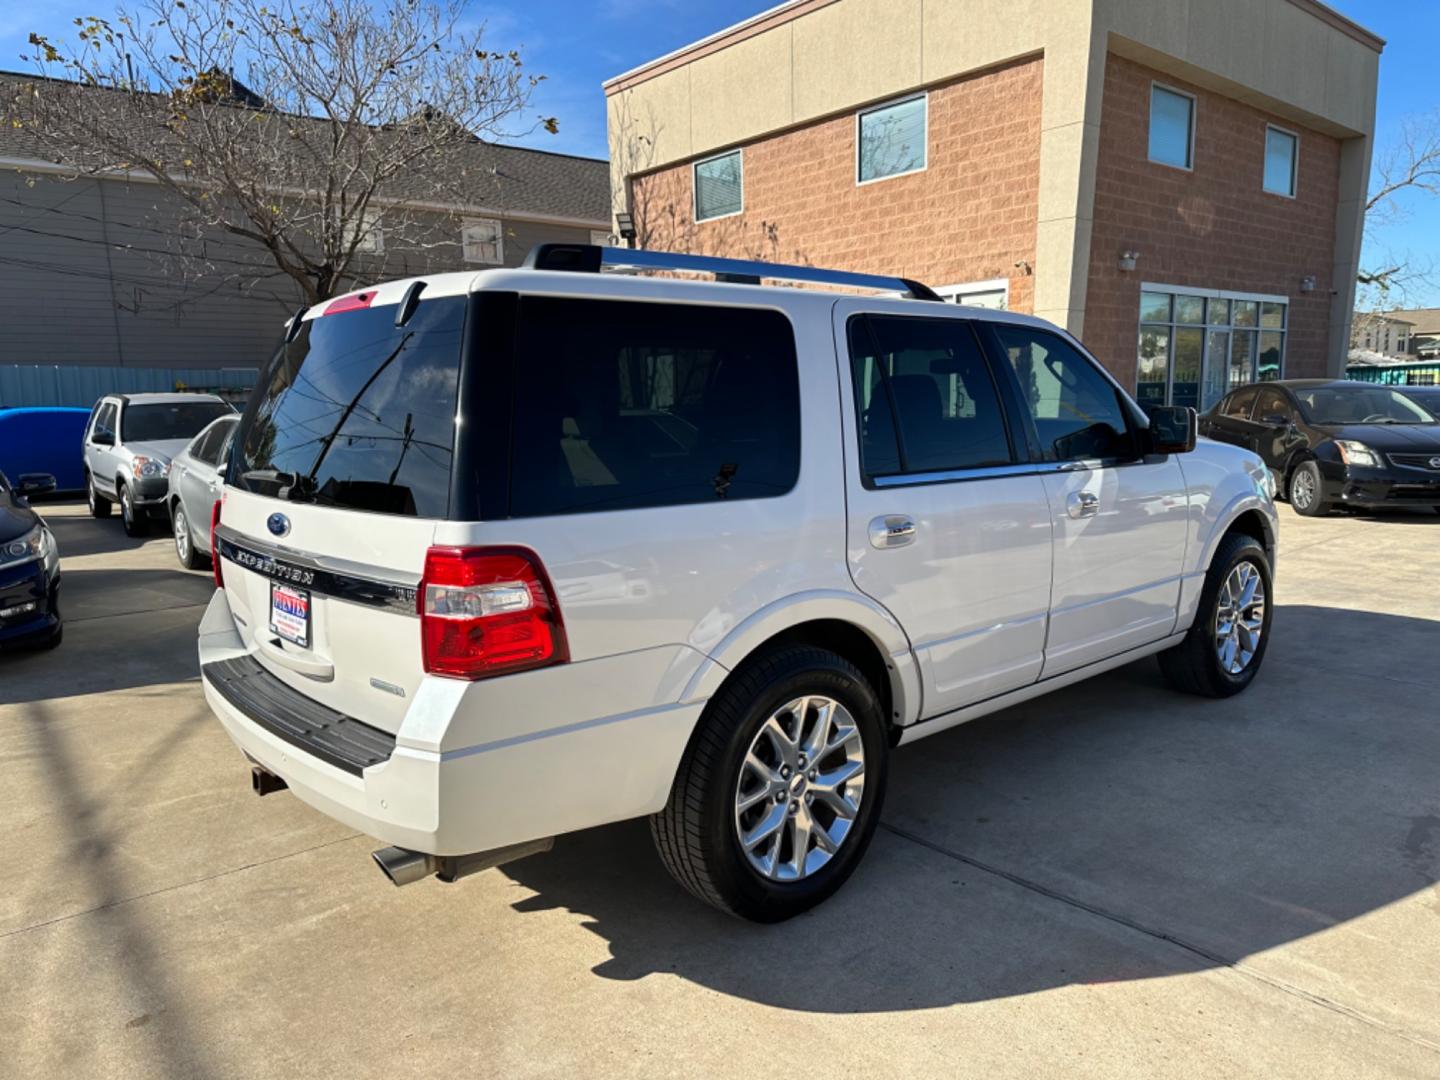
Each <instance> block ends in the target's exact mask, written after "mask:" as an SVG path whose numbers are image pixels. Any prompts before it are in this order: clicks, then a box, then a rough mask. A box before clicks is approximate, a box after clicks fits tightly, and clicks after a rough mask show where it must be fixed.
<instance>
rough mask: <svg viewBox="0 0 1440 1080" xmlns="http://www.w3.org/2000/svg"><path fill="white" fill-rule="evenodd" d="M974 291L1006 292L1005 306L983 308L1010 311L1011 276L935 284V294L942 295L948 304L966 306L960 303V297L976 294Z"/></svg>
mask: <svg viewBox="0 0 1440 1080" xmlns="http://www.w3.org/2000/svg"><path fill="white" fill-rule="evenodd" d="M974 293H1004V294H1005V306H1004V307H998V308H988V309H987V308H982V309H981V310H989V311H1009V310H1010V279H1009V278H986V279H985V280H984V281H962V282H960V283H959V284H956V285H937V286H935V294H936V295H937V296H939V297H941V298H942V299H943V300H944V301H945V302H946V303H947V304H953V305H955V306H956V307H964V306H965V305H963V304H961V303H960V297H961V296H962V295H972V294H974Z"/></svg>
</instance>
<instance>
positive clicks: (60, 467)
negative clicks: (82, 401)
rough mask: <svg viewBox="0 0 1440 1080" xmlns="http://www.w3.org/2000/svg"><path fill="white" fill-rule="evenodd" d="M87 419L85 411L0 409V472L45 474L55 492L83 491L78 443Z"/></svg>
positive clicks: (83, 434)
mask: <svg viewBox="0 0 1440 1080" xmlns="http://www.w3.org/2000/svg"><path fill="white" fill-rule="evenodd" d="M89 419H90V410H89V409H70V408H58V407H57V408H49V407H47V408H18V409H0V470H3V471H5V472H7V473H9V474H10V475H11V476H23V475H25V474H26V473H49V474H50V475H51V476H53V477H54V478H55V490H56V491H84V490H85V456H84V452H83V451H82V449H81V442H82V440H83V439H84V437H85V423H86V421H87V420H89Z"/></svg>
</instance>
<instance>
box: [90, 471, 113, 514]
mask: <svg viewBox="0 0 1440 1080" xmlns="http://www.w3.org/2000/svg"><path fill="white" fill-rule="evenodd" d="M85 503H86V505H87V506H88V507H89V508H90V516H91V517H93V518H107V517H109V516H110V500H109V499H107V498H105V496H104V495H101V494H100V493H99V492H98V491H96V490H95V477H93V476H91V475H90V474H89V473H86V474H85Z"/></svg>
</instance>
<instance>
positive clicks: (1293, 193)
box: [1260, 123, 1300, 199]
mask: <svg viewBox="0 0 1440 1080" xmlns="http://www.w3.org/2000/svg"><path fill="white" fill-rule="evenodd" d="M1272 131H1273V132H1276V133H1277V134H1280V135H1288V136H1289V137H1290V138H1291V139H1293V140H1295V143H1294V146H1295V149H1294V152H1293V153H1292V154H1291V155H1290V190H1289V191H1276V190H1275V189H1274V188H1272V187H1270V186H1269V185H1268V184H1267V183H1266V179H1265V177H1266V173H1267V171H1268V170H1267V168H1266V165H1267V164H1268V162H1269V157H1270V133H1271V132H1272ZM1260 190H1261V191H1263V192H1264V193H1265V194H1266V195H1276V196H1279V197H1280V198H1282V199H1295V198H1298V197H1299V194H1300V133H1299V132H1298V131H1291V130H1290V129H1289V128H1284V127H1281V126H1280V125H1279V124H1271V123H1267V124H1266V125H1265V155H1264V157H1262V158H1261V162H1260Z"/></svg>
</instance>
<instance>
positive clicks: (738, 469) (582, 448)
mask: <svg viewBox="0 0 1440 1080" xmlns="http://www.w3.org/2000/svg"><path fill="white" fill-rule="evenodd" d="M516 356H517V362H516V365H515V409H514V435H513V443H512V453H511V460H512V462H513V466H512V473H511V484H510V491H511V494H510V513H511V515H512V516H514V517H539V516H544V515H548V514H574V513H585V512H592V511H604V510H627V509H638V508H641V507H648V506H674V505H680V504H685V503H706V502H715V501H717V500H720V499H729V500H735V499H763V498H770V497H773V496H777V495H784V494H785V493H786V492H788V491H789V490H790V489H791V488H793V487H794V486H795V481H796V479H797V478H798V477H799V474H800V387H799V374H798V371H797V365H796V356H795V332H794V330H793V328H792V327H791V325H790V321H789V320H788V319H787V318H785V316H784V315H782V314H780V313H779V312H776V311H768V310H763V309H759V308H715V307H700V306H692V305H679V304H647V303H637V302H633V301H631V302H627V301H609V300H573V299H560V298H550V297H540V296H530V297H524V298H522V300H521V301H520V319H519V329H518V332H517V336H516Z"/></svg>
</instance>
